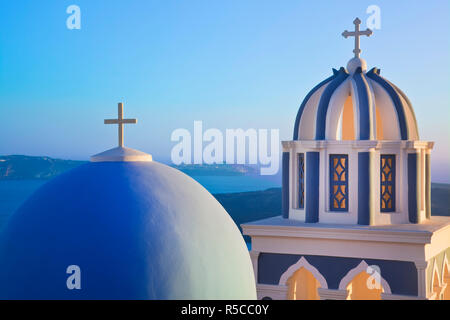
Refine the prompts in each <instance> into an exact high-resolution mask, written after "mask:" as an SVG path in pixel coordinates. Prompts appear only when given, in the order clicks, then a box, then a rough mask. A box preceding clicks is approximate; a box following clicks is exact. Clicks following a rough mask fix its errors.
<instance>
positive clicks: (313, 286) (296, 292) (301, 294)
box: [286, 268, 320, 300]
mask: <svg viewBox="0 0 450 320" xmlns="http://www.w3.org/2000/svg"><path fill="white" fill-rule="evenodd" d="M286 285H287V286H288V299H289V300H319V299H320V297H319V293H318V291H317V289H318V288H320V283H319V281H318V280H317V279H316V278H315V277H314V275H313V274H312V273H311V272H309V271H308V270H306V269H305V268H300V269H299V270H297V271H296V272H294V274H293V275H292V276H291V277H290V278H289V279H288V280H287V282H286Z"/></svg>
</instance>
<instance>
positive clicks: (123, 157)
mask: <svg viewBox="0 0 450 320" xmlns="http://www.w3.org/2000/svg"><path fill="white" fill-rule="evenodd" d="M152 160H153V159H152V156H151V155H150V154H148V153H145V152H142V151H139V150H135V149H131V148H127V147H117V148H113V149H109V150H107V151H104V152H102V153H99V154H96V155H93V156H92V157H91V162H150V161H152Z"/></svg>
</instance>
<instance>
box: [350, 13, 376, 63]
mask: <svg viewBox="0 0 450 320" xmlns="http://www.w3.org/2000/svg"><path fill="white" fill-rule="evenodd" d="M353 24H354V25H355V31H347V30H345V31H344V32H342V35H343V36H344V38H346V39H347V38H348V37H355V49H354V50H353V52H354V53H355V58H359V54H360V53H361V49H360V48H359V37H360V36H368V37H370V36H371V35H372V34H373V32H372V30H370V29H369V28H367V29H366V30H364V31H359V25H360V24H361V20H359V19H358V18H356V19H355V20H354V21H353Z"/></svg>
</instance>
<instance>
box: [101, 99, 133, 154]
mask: <svg viewBox="0 0 450 320" xmlns="http://www.w3.org/2000/svg"><path fill="white" fill-rule="evenodd" d="M117 113H118V114H117V119H105V124H118V125H119V126H118V127H119V147H123V125H124V124H126V123H132V124H136V123H137V119H124V118H123V103H122V102H120V103H119V105H118V110H117Z"/></svg>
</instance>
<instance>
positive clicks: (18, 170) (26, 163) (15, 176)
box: [0, 155, 84, 180]
mask: <svg viewBox="0 0 450 320" xmlns="http://www.w3.org/2000/svg"><path fill="white" fill-rule="evenodd" d="M83 163H84V161H74V160H61V159H52V158H49V157H31V156H19V155H13V156H0V180H22V179H28V180H31V179H50V178H53V177H55V176H57V175H59V174H61V173H63V172H64V171H67V170H69V169H72V168H75V167H77V166H79V165H80V164H83Z"/></svg>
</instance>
